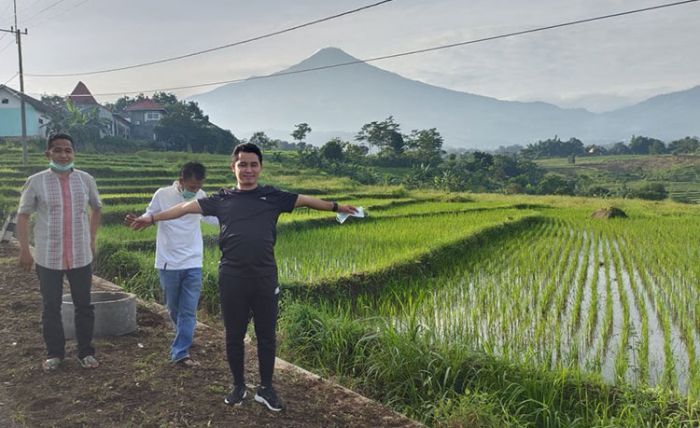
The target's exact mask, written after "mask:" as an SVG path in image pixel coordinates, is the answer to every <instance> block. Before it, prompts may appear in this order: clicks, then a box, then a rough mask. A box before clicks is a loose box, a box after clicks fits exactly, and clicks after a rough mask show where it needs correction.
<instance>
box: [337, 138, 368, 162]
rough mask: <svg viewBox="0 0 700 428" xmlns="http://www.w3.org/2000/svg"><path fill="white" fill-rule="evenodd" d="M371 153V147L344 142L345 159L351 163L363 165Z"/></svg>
mask: <svg viewBox="0 0 700 428" xmlns="http://www.w3.org/2000/svg"><path fill="white" fill-rule="evenodd" d="M367 153H369V147H367V146H364V145H362V144H353V143H351V142H349V141H343V157H344V158H345V159H346V160H347V161H349V162H355V163H363V162H364V161H365V157H366V156H367Z"/></svg>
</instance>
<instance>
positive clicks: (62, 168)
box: [49, 161, 73, 172]
mask: <svg viewBox="0 0 700 428" xmlns="http://www.w3.org/2000/svg"><path fill="white" fill-rule="evenodd" d="M49 168H51V169H52V170H54V171H56V172H67V171H70V170H72V169H73V162H70V163H67V164H65V165H61V164H60V163H56V162H54V161H51V162H49Z"/></svg>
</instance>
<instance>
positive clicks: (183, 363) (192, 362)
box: [175, 357, 199, 369]
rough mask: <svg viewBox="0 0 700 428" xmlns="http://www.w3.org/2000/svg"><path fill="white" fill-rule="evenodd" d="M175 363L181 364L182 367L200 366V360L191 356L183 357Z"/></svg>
mask: <svg viewBox="0 0 700 428" xmlns="http://www.w3.org/2000/svg"><path fill="white" fill-rule="evenodd" d="M175 365H176V366H180V367H185V368H188V369H191V368H193V367H198V366H199V362H197V361H195V360H193V359H192V358H190V357H185V358H183V359H181V360H177V361H175Z"/></svg>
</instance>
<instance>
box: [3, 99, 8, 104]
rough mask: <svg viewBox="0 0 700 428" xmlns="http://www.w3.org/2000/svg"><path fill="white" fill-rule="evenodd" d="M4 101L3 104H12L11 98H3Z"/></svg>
mask: <svg viewBox="0 0 700 428" xmlns="http://www.w3.org/2000/svg"><path fill="white" fill-rule="evenodd" d="M2 103H3V104H10V100H9V98H3V99H2Z"/></svg>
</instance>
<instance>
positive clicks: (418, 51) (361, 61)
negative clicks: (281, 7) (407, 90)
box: [92, 0, 700, 96]
mask: <svg viewBox="0 0 700 428" xmlns="http://www.w3.org/2000/svg"><path fill="white" fill-rule="evenodd" d="M698 1H700V0H684V1H679V2H675V3H666V4H662V5H657V6H650V7H645V8H642V9H634V10H628V11H625V12H618V13H611V14H608V15H602V16H596V17H593V18H585V19H578V20H575V21H568V22H563V23H560V24H554V25H547V26H544V27H536V28H531V29H528V30H522V31H515V32H512V33H505V34H499V35H496V36H489V37H483V38H480V39H473V40H468V41H464V42H457V43H450V44H446V45H440V46H433V47H429V48H424V49H416V50H412V51H406V52H400V53H395V54H389V55H383V56H378V57H374V58H367V59H357V60H354V61H347V62H342V63H338V64H330V65H324V66H320V67H313V68H305V69H302V70H294V71H284V72H279V73H272V74H266V75H262V76H252V77H246V78H241V79H230V80H221V81H218V82H208V83H198V84H194V85H186V86H174V87H170V88H157V89H141V90H138V91H126V92H109V93H99V94H92V95H98V96H114V95H124V94H138V93H144V92H146V93H148V92H164V91H175V90H181V89H194V88H202V87H207V86H216V85H223V84H229V83H241V82H244V81H248V80H261V79H269V78H273V77H280V76H288V75H292V74H301V73H308V72H311V71H319V70H327V69H330V68H337V67H345V66H348V65H355V64H364V63H370V62H376V61H381V60H385V59H392V58H399V57H404V56H409V55H416V54H421V53H426V52H433V51H438V50H443V49H451V48H456V47H460V46H466V45H471V44H476V43H482V42H487V41H492V40H497V39H505V38H509V37H516V36H522V35H525V34H531V33H537V32H541V31H547V30H552V29H556V28H562V27H569V26H573V25H580V24H585V23H589V22H594V21H602V20H605V19H611V18H617V17H620V16H625V15H632V14H636V13H641V12H649V11H652V10H657V9H663V8H668V7H673V6H680V5H684V4H689V3H696V2H698Z"/></svg>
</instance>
